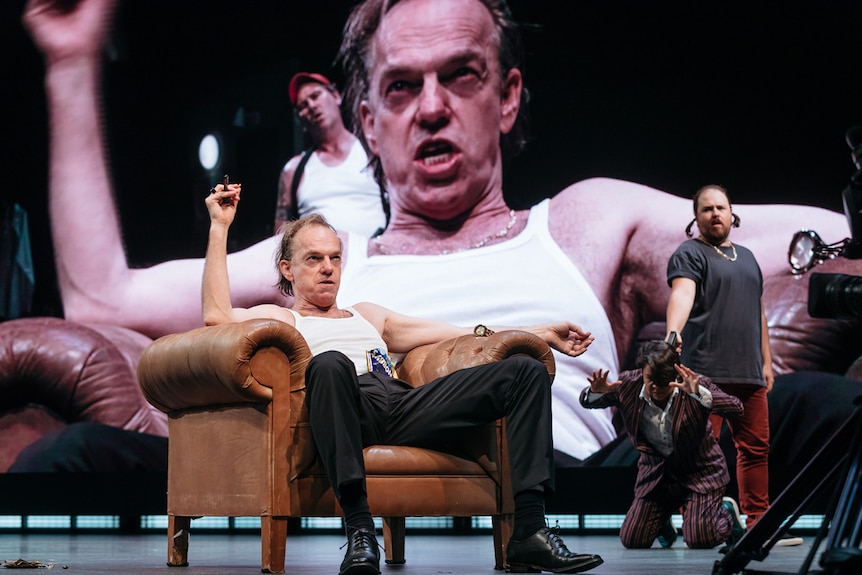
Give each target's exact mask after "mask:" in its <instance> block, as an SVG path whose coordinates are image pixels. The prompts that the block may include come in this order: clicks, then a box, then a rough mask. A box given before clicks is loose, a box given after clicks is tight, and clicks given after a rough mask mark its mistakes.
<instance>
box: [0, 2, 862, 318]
mask: <svg viewBox="0 0 862 575" xmlns="http://www.w3.org/2000/svg"><path fill="white" fill-rule="evenodd" d="M749 4H750V5H749ZM351 5H352V2H350V1H348V0H314V1H313V2H312V1H309V2H304V3H303V2H296V1H290V2H287V1H277V0H270V1H263V0H235V1H230V2H228V1H225V0H220V1H213V0H187V1H182V0H147V1H146V2H142V1H138V2H128V1H127V2H124V3H122V5H121V7H120V10H119V13H118V16H117V21H116V26H115V33H114V35H113V41H112V46H111V50H110V62H109V63H108V64H107V66H106V67H105V92H106V111H105V117H106V118H107V120H108V121H107V135H108V138H109V148H110V152H109V154H110V162H111V172H112V175H113V179H114V184H115V188H116V191H117V199H118V204H119V208H120V215H121V218H122V225H123V229H124V231H125V235H126V247H127V250H128V253H129V258H130V261H131V263H132V264H133V265H135V266H146V265H151V264H153V263H156V262H158V261H161V260H164V259H168V258H173V257H185V256H190V257H198V256H202V255H203V251H204V241H205V238H206V233H205V230H206V225H207V222H206V215H205V212H204V210H203V202H202V197H203V195H204V194H205V193H206V191H207V189H208V188H209V186H210V185H211V182H209V181H208V180H207V178H206V177H205V176H204V175H203V174H201V173H200V171H199V170H198V168H197V167H196V162H197V143H198V140H199V138H200V137H201V136H202V135H203V133H204V132H205V131H206V130H208V129H217V130H219V131H220V132H221V134H222V135H223V136H224V137H225V138H226V140H227V141H228V142H229V144H230V146H231V153H232V155H231V159H230V160H229V162H228V165H226V167H225V171H228V173H230V174H231V176H232V179H233V180H235V181H242V182H243V184H244V186H243V190H244V192H245V193H244V194H243V200H244V201H243V205H244V212H243V213H244V214H245V215H244V216H243V217H242V218H241V219H240V220H238V222H237V229H236V231H235V233H234V234H233V237H234V241H235V244H234V247H241V246H244V245H248V244H250V243H252V242H254V241H256V240H258V239H260V238H262V237H264V236H265V235H267V234H268V233H270V230H271V226H272V216H273V208H274V205H275V199H276V198H275V196H276V180H277V176H278V173H279V170H280V168H281V166H282V165H283V163H284V162H285V161H286V160H287V158H288V157H290V155H292V154H293V153H294V152H295V151H296V149H297V146H298V145H299V143H298V142H297V141H296V140H297V132H296V129H295V126H294V122H293V119H292V115H291V111H290V109H289V104H288V102H287V97H286V91H287V90H286V87H287V82H288V79H289V77H290V75H291V74H292V73H293V72H294V71H296V70H297V69H300V68H301V69H309V70H318V71H323V72H328V73H331V74H333V75H334V76H335V77H336V79H337V80H340V77H339V73H338V72H337V71H336V70H334V69H333V68H332V62H333V57H334V55H335V52H336V49H337V46H338V42H339V39H340V30H341V27H342V25H343V23H344V20H345V18H346V15H347V13H348V11H349V8H350V6H351ZM511 5H512V8H513V12H514V13H515V16H516V18H517V19H519V20H520V21H522V22H524V23H525V24H528V26H527V28H526V30H525V36H526V47H527V65H526V70H525V75H526V82H527V85H528V87H529V89H530V92H531V98H530V109H531V125H532V130H531V131H532V141H531V143H530V146H529V148H528V150H527V151H526V153H524V154H522V155H521V156H520V157H519V158H517V159H516V160H515V161H514V162H513V163H512V164H511V165H510V166H509V168H508V169H507V174H506V195H507V198H508V200H509V201H510V203H512V204H513V205H516V206H526V205H529V204H531V203H533V202H535V201H536V200H538V199H541V198H543V197H547V196H551V195H553V194H555V193H556V192H558V191H559V190H560V189H562V188H563V187H565V186H566V185H567V184H569V183H572V182H574V181H577V180H580V179H583V178H587V177H593V176H609V177H616V178H623V179H628V180H633V181H637V182H641V183H644V184H647V185H650V186H654V187H656V188H659V189H663V190H666V191H668V192H670V193H673V194H677V195H680V196H685V197H688V196H690V194H691V193H692V192H693V191H694V190H695V189H696V188H698V187H699V186H701V185H703V184H705V183H719V184H722V185H724V186H726V187H727V188H729V190H730V192H731V197H732V198H733V200H734V202H735V203H747V202H781V203H805V204H812V205H819V206H823V207H827V208H831V209H835V210H839V211H840V210H841V209H842V207H841V200H840V193H841V190H842V189H843V188H844V187H845V186H846V183H847V181H848V178H849V176H850V174H851V173H852V171H853V169H854V168H853V165H852V163H851V161H850V154H849V150H848V148H847V146H846V144H845V142H844V132H845V130H846V129H847V128H848V127H850V126H851V125H853V124H857V123H862V118H860V113H859V112H860V108H859V105H860V87H862V86H860V82H859V81H858V79H857V78H858V74H859V71H858V69H857V60H858V58H859V55H860V52H859V50H858V46H859V40H858V36H859V24H860V16H862V3H860V2H855V1H851V0H844V1H840V0H839V1H833V2H829V3H815V2H808V3H803V4H801V5H800V4H798V3H795V4H791V5H788V4H779V3H774V4H773V3H769V2H767V3H742V2H729V3H728V2H721V3H718V2H715V3H701V2H692V3H676V2H655V1H644V0H578V1H570V2H558V1H556V0H555V1H553V2H550V1H549V2H543V1H536V0H513V1H512V2H511ZM23 6H24V0H5V1H4V2H2V3H0V26H2V28H0V38H2V42H3V46H4V49H3V50H2V53H3V56H2V69H3V70H4V72H5V73H4V74H3V79H4V82H3V87H2V90H0V94H2V95H0V102H2V104H3V105H2V111H3V120H2V126H3V134H2V136H3V137H2V139H0V140H2V144H0V145H2V150H0V161H2V169H3V177H2V184H0V194H2V198H3V200H4V201H15V202H18V203H19V204H21V205H22V206H23V207H24V208H25V209H26V210H27V211H28V213H29V216H30V227H31V240H32V244H33V252H34V257H35V259H36V262H35V263H36V301H35V306H34V310H33V313H34V314H35V315H60V314H61V313H62V310H61V309H60V306H59V303H58V296H57V293H56V286H55V277H54V266H53V262H52V251H51V245H50V234H49V228H48V216H47V212H46V205H47V191H46V187H47V162H48V158H47V156H48V154H47V123H46V116H45V100H44V92H43V87H42V72H43V68H42V60H41V57H40V55H39V54H38V53H37V52H36V50H35V49H34V47H33V46H32V44H31V43H30V41H29V38H28V36H27V35H26V33H25V32H24V30H23V29H22V27H21V25H20V15H21V13H22V11H23ZM142 198H151V199H150V200H149V201H142ZM675 224H679V225H682V223H678V222H675V223H673V224H671V225H675ZM789 239H790V238H788V241H789Z"/></svg>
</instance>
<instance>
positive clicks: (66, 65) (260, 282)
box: [24, 0, 281, 337]
mask: <svg viewBox="0 0 862 575" xmlns="http://www.w3.org/2000/svg"><path fill="white" fill-rule="evenodd" d="M68 4H69V3H68V2H59V1H55V0H30V2H28V4H27V8H26V11H25V14H24V22H25V25H26V26H27V28H28V29H29V30H30V33H31V35H32V37H33V40H34V42H35V43H36V44H37V46H38V47H39V49H40V50H41V51H42V52H43V54H44V57H45V63H46V76H45V87H46V92H47V100H48V115H49V125H50V153H51V167H50V174H49V211H50V217H51V230H52V236H53V241H54V248H55V258H56V266H57V278H58V284H59V288H60V295H61V298H62V302H63V309H64V314H65V317H66V318H67V319H71V320H75V321H81V322H99V323H111V324H114V325H122V326H125V327H129V328H132V329H135V330H137V331H140V332H142V333H144V334H146V335H149V336H151V337H157V336H160V335H163V334H165V333H171V332H176V331H182V330H186V329H189V328H192V327H196V326H199V325H200V324H201V310H200V280H201V274H202V270H203V259H195V260H175V261H171V262H166V263H164V264H160V265H157V266H153V267H151V268H146V269H130V267H129V265H128V262H127V259H126V253H125V249H124V247H123V242H122V234H121V231H120V226H119V220H118V217H117V210H116V206H115V203H114V198H113V191H112V188H111V183H110V176H109V172H108V166H107V163H106V157H105V151H104V142H103V133H102V125H101V122H100V118H101V109H100V99H101V94H100V92H99V83H100V73H101V67H102V55H101V49H102V46H103V44H104V41H105V38H106V36H107V32H108V29H109V24H110V21H111V17H112V15H113V10H114V7H115V1H114V0H82V1H80V2H79V3H77V4H75V5H74V7H73V8H71V9H69V8H68ZM141 202H146V204H147V205H150V204H152V198H142V199H141ZM274 247H275V242H274V241H272V240H267V241H265V242H262V243H261V244H258V245H257V246H253V247H251V248H248V249H247V250H245V251H244V252H240V253H238V254H236V255H233V256H232V257H231V258H230V260H231V261H232V263H231V268H232V270H233V276H234V277H237V278H239V280H241V281H240V282H239V283H238V285H234V286H233V295H234V298H235V301H237V302H242V304H245V305H253V304H254V303H260V302H265V301H271V302H276V301H280V299H281V298H280V297H279V296H278V293H277V290H276V289H275V288H274V287H272V286H273V284H274V280H275V276H274V271H273V266H272V260H271V257H272V253H273V250H274Z"/></svg>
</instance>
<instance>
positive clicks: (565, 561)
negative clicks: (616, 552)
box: [505, 527, 604, 573]
mask: <svg viewBox="0 0 862 575" xmlns="http://www.w3.org/2000/svg"><path fill="white" fill-rule="evenodd" d="M602 563H604V560H603V559H602V558H601V557H599V556H598V555H587V554H580V553H572V552H571V551H569V550H568V548H567V547H566V544H565V543H563V540H562V538H561V537H560V536H559V534H558V530H557V529H556V528H554V529H549V528H547V527H543V528H541V529H539V530H538V531H536V533H534V534H533V535H532V536H531V537H528V538H527V539H522V540H520V541H519V540H516V539H510V540H509V545H508V546H507V547H506V565H505V567H506V571H507V572H509V573H538V572H539V571H550V572H551V573H581V572H582V571H588V570H590V569H592V568H593V567H598V566H599V565H601V564H602Z"/></svg>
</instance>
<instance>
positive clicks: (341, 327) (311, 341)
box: [288, 307, 387, 375]
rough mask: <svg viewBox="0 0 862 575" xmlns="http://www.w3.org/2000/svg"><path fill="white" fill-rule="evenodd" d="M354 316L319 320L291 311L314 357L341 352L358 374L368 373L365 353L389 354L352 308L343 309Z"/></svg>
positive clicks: (380, 338) (374, 333)
mask: <svg viewBox="0 0 862 575" xmlns="http://www.w3.org/2000/svg"><path fill="white" fill-rule="evenodd" d="M344 309H345V311H349V312H350V313H351V314H353V315H352V316H351V317H339V318H331V317H316V316H311V315H299V313H297V312H295V311H293V310H292V309H289V310H288V311H289V312H290V313H292V314H293V318H294V320H295V321H296V330H297V331H298V332H299V333H301V334H302V337H303V338H305V342H306V343H307V344H308V349H309V350H310V351H311V355H317V354H319V353H323V352H324V351H340V352H341V353H343V354H344V355H346V356H347V357H348V358H349V359H350V361H352V362H353V364H354V365H355V366H356V375H362V374H363V373H368V371H369V370H368V360H367V355H366V352H367V351H369V350H372V349H379V350H380V351H381V352H382V353H387V348H386V342H384V341H383V338H382V337H380V333H378V331H377V330H376V329H375V328H374V326H373V325H371V323H369V322H368V320H366V319H365V318H364V317H362V315H360V314H359V312H357V311H356V310H355V309H353V308H352V307H348V308H344Z"/></svg>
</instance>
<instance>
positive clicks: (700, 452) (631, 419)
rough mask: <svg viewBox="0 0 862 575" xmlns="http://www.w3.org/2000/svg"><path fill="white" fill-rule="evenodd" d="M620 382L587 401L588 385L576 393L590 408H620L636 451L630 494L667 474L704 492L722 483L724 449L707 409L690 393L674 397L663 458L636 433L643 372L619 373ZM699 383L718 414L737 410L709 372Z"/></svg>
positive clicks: (733, 413) (738, 404)
mask: <svg viewBox="0 0 862 575" xmlns="http://www.w3.org/2000/svg"><path fill="white" fill-rule="evenodd" d="M620 381H621V382H622V383H621V384H620V385H619V386H617V387H615V388H614V389H613V390H611V391H609V392H608V393H605V394H603V395H602V396H601V397H599V398H597V399H596V400H595V401H593V402H592V403H590V402H589V401H588V395H587V394H588V392H589V390H590V388H589V387H587V388H586V389H584V391H583V392H582V393H581V405H583V406H584V407H586V408H590V409H599V408H604V407H611V406H615V407H617V408H618V409H619V411H620V415H621V416H622V419H623V422H624V423H625V427H626V430H627V431H628V433H629V437H630V438H631V440H632V442H634V444H635V447H636V448H637V450H638V451H639V452H640V456H639V458H638V473H637V480H636V483H635V493H634V494H635V497H644V496H646V495H648V494H649V493H650V492H652V491H653V489H655V487H656V486H657V485H658V484H659V482H660V481H661V480H662V479H663V478H665V477H666V476H667V478H668V479H669V480H672V481H675V482H678V483H682V484H683V485H684V486H685V487H686V488H687V489H689V490H691V491H695V492H698V493H707V492H709V491H713V490H715V489H720V488H722V487H724V486H725V485H727V483H728V481H729V480H730V477H729V475H728V473H727V463H726V461H725V458H724V453H723V452H722V451H721V448H720V447H719V446H718V442H717V441H716V440H715V437H714V435H713V433H712V426H711V425H710V423H709V414H710V410H709V409H707V408H705V407H704V406H703V405H701V403H700V402H699V401H697V400H696V399H695V398H693V397H691V396H690V395H689V394H687V393H684V392H681V393H678V394H677V395H676V397H675V398H674V400H673V402H672V404H671V407H670V412H669V413H668V417H669V418H670V420H671V421H672V422H673V423H672V430H673V452H672V453H671V454H670V456H669V457H667V458H665V457H664V456H662V455H661V454H660V453H659V452H658V451H656V450H655V449H654V448H653V446H652V445H650V444H649V443H648V442H647V441H646V439H644V438H643V436H642V435H641V434H640V433H639V425H640V421H641V415H642V414H643V409H644V405H645V402H644V400H643V399H641V397H640V394H641V389H642V388H643V384H644V380H643V372H642V370H640V369H637V370H632V371H624V372H622V373H621V374H620ZM699 383H700V385H702V386H704V387H706V388H707V389H709V391H710V392H712V398H713V403H712V410H711V411H712V412H714V413H717V414H721V415H723V416H730V417H733V416H739V415H741V414H742V402H740V400H739V399H738V398H736V397H734V396H731V395H728V394H726V393H724V392H723V391H721V390H720V389H719V388H718V387H716V386H715V385H714V384H713V383H712V381H710V379H709V378H707V377H704V376H700V382H699Z"/></svg>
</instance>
